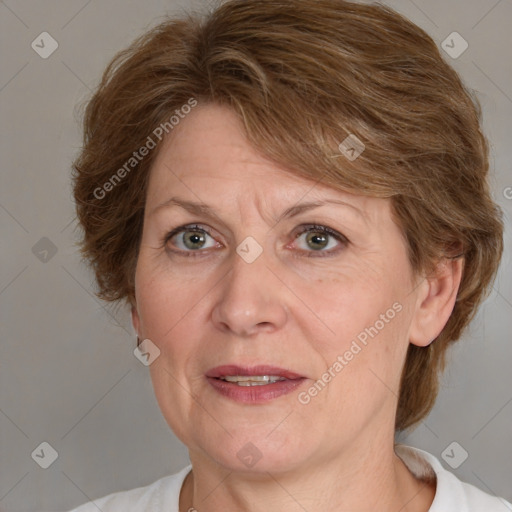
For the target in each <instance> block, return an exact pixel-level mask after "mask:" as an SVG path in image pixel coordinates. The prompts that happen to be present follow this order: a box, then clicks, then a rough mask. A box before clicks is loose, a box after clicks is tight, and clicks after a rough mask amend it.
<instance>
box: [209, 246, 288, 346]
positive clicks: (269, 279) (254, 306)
mask: <svg viewBox="0 0 512 512" xmlns="http://www.w3.org/2000/svg"><path fill="white" fill-rule="evenodd" d="M274 272H275V271H273V270H270V268H269V267H268V266H267V261H266V257H265V252H263V253H262V254H261V255H260V256H259V257H258V258H257V259H256V260H255V261H253V262H252V263H247V262H246V261H245V260H244V259H243V258H241V257H240V256H239V255H238V254H237V253H235V254H234V255H233V263H232V267H231V270H230V271H228V273H227V274H226V276H225V277H224V278H223V279H222V281H221V283H219V285H218V296H217V300H216V303H215V306H214V308H213V311H212V321H213V323H214V325H215V327H216V328H217V329H219V330H221V331H222V332H230V333H232V334H235V335H237V336H240V337H249V336H252V335H255V334H257V333H260V332H267V333H271V332H274V331H277V330H279V329H281V328H282V327H283V326H284V325H285V323H286V320H287V318H288V309H287V307H286V297H285V290H284V288H285V285H284V284H283V283H282V282H281V281H280V280H279V279H278V278H277V277H276V276H275V275H274Z"/></svg>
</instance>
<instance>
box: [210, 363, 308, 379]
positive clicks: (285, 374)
mask: <svg viewBox="0 0 512 512" xmlns="http://www.w3.org/2000/svg"><path fill="white" fill-rule="evenodd" d="M264 375H267V376H272V377H281V378H283V379H287V380H295V379H303V378H304V377H303V376H302V375H299V374H298V373H294V372H291V371H289V370H285V369H284V368H279V367H277V366H268V365H258V366H238V365H224V366H217V367H216V368H212V369H211V370H208V372H207V373H206V376H207V377H212V378H214V379H221V378H224V377H226V376H228V377H235V376H240V377H250V376H264Z"/></svg>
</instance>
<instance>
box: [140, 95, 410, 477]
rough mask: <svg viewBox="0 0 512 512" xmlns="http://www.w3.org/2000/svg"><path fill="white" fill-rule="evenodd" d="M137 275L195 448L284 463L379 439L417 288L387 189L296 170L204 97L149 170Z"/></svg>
mask: <svg viewBox="0 0 512 512" xmlns="http://www.w3.org/2000/svg"><path fill="white" fill-rule="evenodd" d="M341 158H343V157H342V156H341ZM191 203H196V205H195V206H193V205H192V204H191ZM199 203H200V204H202V205H203V207H202V208H199V207H198V204H199ZM306 203H308V204H309V205H307V204H306ZM311 203H315V204H316V206H315V205H312V204H311ZM205 205H206V206H205ZM135 282H136V305H135V306H134V308H133V310H132V315H133V323H134V327H135V329H136V331H137V333H138V334H139V337H140V338H141V340H142V339H149V340H151V342H152V343H154V344H155V345H156V346H157V347H158V349H159V350H160V355H159V357H157V358H156V359H155V360H154V362H153V363H152V364H151V365H150V366H149V368H150V372H151V378H152V382H153V386H154V389H155V394H156V398H157V400H158V403H159V406H160V408H161V410H162V413H163V415H164V417H165V419H166V420H167V422H168V424H169V425H170V427H171V428H172V429H173V431H174V432H175V434H176V435H177V436H178V437H179V438H180V439H181V440H182V441H183V442H184V443H185V444H186V445H187V446H188V448H189V450H190V454H191V458H193V457H195V458H196V459H199V458H203V459H204V460H207V459H208V460H210V461H215V463H218V464H220V465H222V466H223V467H225V468H227V469H232V470H238V471H279V470H285V469H287V468H288V469H289V468H293V467H299V466H301V465H303V464H309V465H311V464H314V463H317V464H321V463H323V462H324V461H325V460H327V459H329V458H330V457H332V456H333V454H343V453H345V454H346V455H347V456H348V455H349V454H351V453H352V454H354V456H356V453H357V450H358V449H364V450H365V451H366V452H367V451H368V446H369V444H368V443H370V445H377V444H378V443H379V440H382V439H383V437H386V440H387V441H389V439H388V438H389V436H392V434H393V429H394V415H395V410H396V396H397V394H398V387H399V380H400V374H401V369H402V365H403V361H404V358H405V353H406V350H407V346H408V344H409V335H410V329H411V325H412V323H413V321H414V315H415V311H416V303H417V300H418V297H417V290H418V289H417V288H416V287H415V284H414V276H413V273H412V271H411V267H410V264H409V262H408V259H407V252H406V244H405V241H404V239H403V237H402V235H401V231H400V229H399V228H398V226H397V225H396V224H395V223H394V222H393V219H392V214H391V208H390V202H389V200H387V199H378V198H368V197H363V196H358V195H354V194H349V193H345V192H340V191H337V190H335V189H332V188H327V187H323V186H320V185H318V184H315V183H314V182H311V181H307V180H305V179H303V178H298V177H296V176H293V175H292V174H290V173H287V172H285V171H284V170H282V169H280V168H279V167H277V166H276V165H275V164H273V163H271V162H270V161H268V160H267V159H265V158H264V157H262V156H261V155H260V154H258V153H257V152H256V151H255V150H254V149H253V148H252V147H251V146H250V145H249V144H248V142H247V141H246V140H245V137H244V134H243V130H242V126H241V125H240V124H239V122H238V120H237V118H236V117H235V115H234V114H233V113H232V112H231V111H230V110H229V109H227V108H226V107H220V106H215V105H206V106H199V107H197V108H196V109H194V110H193V111H192V113H190V114H189V115H188V116H187V117H186V118H185V119H184V120H182V121H181V123H180V125H179V126H178V127H176V128H175V129H174V131H173V132H172V138H170V139H168V140H167V141H166V145H165V146H163V147H162V148H161V151H160V152H159V155H158V157H157V159H156V160H155V163H154V166H153V168H152V170H151V175H150V181H149V187H148V194H147V202H146V210H145V219H144V228H143V235H142V242H141V247H140V254H139V259H138V264H137V268H136V281H135ZM237 376H238V377H244V378H243V379H236V378H235V377H237ZM251 376H252V379H251V378H250V377H251ZM258 376H259V377H258ZM264 376H273V377H274V379H272V378H270V379H267V378H264ZM226 377H227V379H228V380H225V378H226ZM275 379H279V380H277V382H272V381H273V380H275ZM240 380H242V381H241V382H240ZM230 381H231V382H230ZM233 381H238V382H233ZM267 381H269V382H267ZM251 457H253V459H252V462H251ZM254 457H256V459H258V458H259V460H258V461H257V463H256V464H254V460H256V459H255V458H254ZM253 464H254V465H253ZM252 465H253V466H252Z"/></svg>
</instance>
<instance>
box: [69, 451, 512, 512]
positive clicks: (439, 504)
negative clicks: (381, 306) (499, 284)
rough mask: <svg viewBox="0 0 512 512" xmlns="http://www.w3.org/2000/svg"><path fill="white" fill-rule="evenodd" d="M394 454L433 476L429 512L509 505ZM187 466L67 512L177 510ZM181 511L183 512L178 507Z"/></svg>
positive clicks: (432, 466)
mask: <svg viewBox="0 0 512 512" xmlns="http://www.w3.org/2000/svg"><path fill="white" fill-rule="evenodd" d="M395 451H396V454H397V455H398V456H399V457H400V458H401V459H402V460H403V461H404V463H405V465H406V466H407V467H408V468H409V470H410V471H411V473H413V474H414V475H416V476H417V477H418V478H424V477H426V476H427V477H434V476H435V478H436V480H437V482H436V494H435V497H434V501H433V503H432V505H431V507H430V509H429V512H509V511H512V504H510V503H508V502H507V501H505V500H504V499H502V498H497V497H495V496H491V495H489V494H486V493H484V492H483V491H481V490H480V489H477V488H476V487H474V486H473V485H470V484H467V483H464V482H461V481H460V480H459V479H458V478H457V477H456V476H455V475H454V474H452V473H450V472H449V471H447V470H446V469H444V467H443V466H442V465H441V463H440V462H439V461H438V460H437V459H436V458H435V457H434V456H433V455H431V454H430V453H427V452H425V451H423V450H418V449H417V448H412V447H409V446H404V445H397V446H396V447H395ZM191 469H192V466H191V465H188V466H187V467H186V468H183V469H182V470H181V471H180V472H178V473H176V474H174V475H169V476H165V477H163V478H160V479H159V480H157V481H155V482H153V483H152V484H150V485H147V486H145V487H137V488H136V489H131V490H129V491H124V492H116V493H113V494H109V495H108V496H105V497H103V498H100V499H97V500H95V501H94V502H92V501H91V502H88V503H85V504H83V505H81V506H79V507H78V508H75V509H73V510H70V511H69V512H98V510H101V512H180V511H179V496H180V491H181V486H182V484H183V481H184V480H185V477H186V476H187V474H188V473H189V472H190V470H191ZM181 512H187V511H186V510H182V511H181Z"/></svg>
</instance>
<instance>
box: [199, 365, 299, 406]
mask: <svg viewBox="0 0 512 512" xmlns="http://www.w3.org/2000/svg"><path fill="white" fill-rule="evenodd" d="M206 378H207V380H208V382H209V383H210V384H211V386H212V387H213V389H214V390H215V391H217V392H218V393H220V394H221V395H223V396H225V397H227V398H230V399H232V400H235V401H237V402H243V403H264V402H268V401H269V400H273V399H275V398H278V397H279V396H282V395H285V394H288V393H290V392H291V391H293V390H294V389H295V388H297V387H298V386H299V385H300V384H301V383H302V382H304V380H306V377H304V376H302V375H299V374H297V373H295V372H291V371H289V370H286V369H284V368H279V367H276V366H266V365H260V366H252V367H248V366H238V365H224V366H218V367H216V368H212V369H211V370H209V371H208V372H207V373H206Z"/></svg>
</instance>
